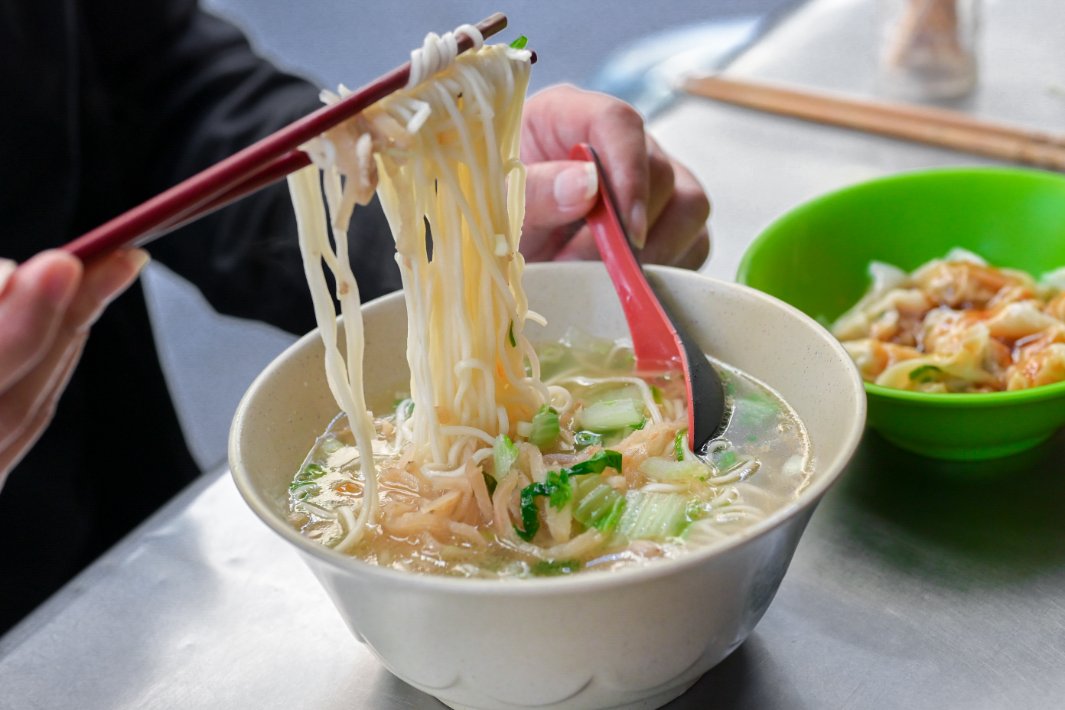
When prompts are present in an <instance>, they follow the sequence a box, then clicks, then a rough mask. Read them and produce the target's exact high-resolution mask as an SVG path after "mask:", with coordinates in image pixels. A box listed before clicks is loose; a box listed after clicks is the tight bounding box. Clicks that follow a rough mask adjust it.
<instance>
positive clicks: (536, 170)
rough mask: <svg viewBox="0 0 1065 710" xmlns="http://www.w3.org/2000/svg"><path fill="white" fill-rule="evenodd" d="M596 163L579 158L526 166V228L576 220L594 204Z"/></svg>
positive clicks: (548, 227)
mask: <svg viewBox="0 0 1065 710" xmlns="http://www.w3.org/2000/svg"><path fill="white" fill-rule="evenodd" d="M598 190H599V180H598V178H597V177H596V174H595V165H593V164H592V163H587V162H584V161H577V160H557V161H549V162H543V163H533V164H532V165H529V166H528V167H527V168H526V178H525V228H526V229H539V230H550V229H555V228H556V227H562V226H564V225H567V224H570V223H572V222H576V221H577V220H579V219H581V218H582V217H584V215H586V214H587V213H588V211H589V210H590V209H591V208H592V206H593V205H594V204H595V196H596V193H597V192H598Z"/></svg>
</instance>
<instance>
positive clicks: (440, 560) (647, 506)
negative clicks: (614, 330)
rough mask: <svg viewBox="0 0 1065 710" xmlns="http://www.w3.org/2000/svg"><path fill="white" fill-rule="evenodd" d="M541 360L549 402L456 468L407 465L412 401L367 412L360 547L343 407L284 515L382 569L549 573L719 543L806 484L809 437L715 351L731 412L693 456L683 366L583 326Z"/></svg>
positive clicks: (358, 487)
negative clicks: (374, 481)
mask: <svg viewBox="0 0 1065 710" xmlns="http://www.w3.org/2000/svg"><path fill="white" fill-rule="evenodd" d="M537 354H538V356H539V362H540V366H541V379H542V381H543V382H544V384H545V385H547V386H548V388H549V392H550V400H549V404H550V406H547V405H545V406H544V407H543V408H541V411H540V412H538V413H537V414H536V416H534V417H532V421H528V422H516V423H514V425H513V426H512V427H510V431H509V433H508V435H503V434H501V435H499V436H497V437H496V438H495V439H494V440H492V441H482V442H480V444H479V446H480V447H479V448H476V449H475V450H472V451H470V452H469V454H468V455H467V456H465V460H464V461H463V463H462V465H460V466H459V467H458V468H455V469H452V470H441V469H440V468H433V467H431V466H430V467H427V466H418V465H416V464H415V463H414V459H413V458H412V456H411V450H412V448H413V444H412V442H411V440H410V433H411V431H412V429H411V424H410V422H411V418H412V414H413V407H414V404H413V402H412V401H411V400H410V399H409V398H407V397H405V396H397V397H396V400H395V402H392V403H378V404H381V405H383V406H382V407H379V408H378V411H385V410H391V413H390V414H388V415H386V416H381V417H377V418H375V420H374V429H375V433H376V436H375V438H374V440H373V451H374V458H375V462H374V463H375V466H376V468H377V471H378V481H379V484H380V487H379V490H378V501H379V511H380V513H379V516H378V518H377V520H376V521H375V522H374V523H373V524H372V525H370V526H368V527H367V529H366V530H365V531H364V534H362V535H361V536H360V537H359V539H357V540H354V541H351V540H349V539H348V532H349V531H350V530H351V529H352V528H353V527H354V521H355V520H356V518H357V517H358V514H359V510H360V507H361V506H362V504H363V498H362V496H363V488H364V483H363V481H362V479H361V474H360V467H359V453H358V449H357V448H356V446H355V441H354V437H353V436H352V434H351V431H350V429H349V428H348V426H347V421H346V418H345V416H344V415H340V416H338V417H337V418H336V419H335V420H334V421H333V422H332V424H331V425H330V427H329V428H328V430H327V431H326V432H325V433H324V434H323V435H322V436H321V437H320V438H319V439H318V440H317V442H315V444H314V446H313V448H312V450H311V451H310V454H309V455H308V457H307V459H306V461H305V462H304V464H303V466H302V467H301V468H300V470H299V471H298V472H297V474H296V476H295V477H294V479H293V481H292V484H291V486H290V519H291V522H292V524H293V525H294V526H295V527H296V528H297V529H299V530H300V531H301V532H302V533H303V534H304V535H306V536H307V537H309V538H311V539H313V540H317V541H319V542H321V543H322V544H324V545H327V546H330V547H334V548H336V549H339V550H341V551H343V552H346V553H348V554H351V555H354V556H356V557H358V558H360V559H363V560H365V561H367V562H370V563H372V564H377V565H380V566H384V567H391V568H395V569H401V570H406V571H412V572H420V573H434V574H443V575H450V576H459V577H487V578H503V577H519V578H521V577H534V576H550V575H561V574H571V573H574V572H577V571H580V570H609V569H616V568H619V567H624V566H630V565H634V564H639V563H642V562H645V561H649V560H654V559H668V558H675V557H677V556H680V555H683V554H684V553H685V551H687V550H690V549H693V548H696V547H699V546H703V545H707V544H713V543H714V542H715V541H716V540H719V539H722V538H724V537H726V536H728V535H730V534H733V533H735V532H737V531H739V530H741V529H743V528H744V527H746V526H749V525H751V524H752V523H754V522H757V521H758V520H761V519H763V518H764V517H765V516H767V515H769V514H770V513H772V512H773V511H774V510H776V509H778V508H779V507H781V506H782V505H784V504H786V503H787V502H789V501H791V500H793V499H794V498H795V496H797V495H798V494H799V493H800V492H801V491H802V490H803V489H804V488H805V487H806V485H807V484H808V482H809V480H810V476H811V472H812V456H811V452H810V444H809V440H808V437H807V434H806V431H805V429H804V427H803V425H802V423H801V422H800V421H799V419H798V417H797V416H796V414H795V412H794V411H793V410H792V409H791V407H789V406H788V405H787V403H785V402H784V400H783V399H782V398H781V397H780V396H779V395H777V394H776V393H775V392H774V391H773V390H772V389H770V388H769V387H767V386H766V385H765V384H763V383H761V382H759V381H757V380H756V379H754V378H752V377H750V376H749V375H746V374H745V373H743V372H741V371H739V370H737V369H735V368H733V367H730V366H728V365H725V364H723V363H720V362H716V361H714V360H711V362H712V364H713V365H714V366H715V367H716V368H717V370H718V372H719V373H720V374H721V377H722V380H723V382H724V383H725V387H726V395H727V402H728V405H729V412H730V413H729V422H728V426H727V428H726V429H725V431H724V433H723V435H722V436H720V437H719V438H717V439H715V440H714V441H712V442H710V444H709V445H708V447H707V450H706V451H705V452H702V453H703V456H702V458H701V459H700V458H699V457H696V456H695V455H694V454H693V453H692V452H691V451H689V450H687V438H686V429H685V426H686V422H687V413H686V402H685V390H684V382H683V378H682V376H681V375H680V374H679V373H637V372H636V371H635V366H634V364H635V361H634V358H633V354H632V350H631V347H630V346H629V345H627V344H625V343H621V342H613V341H609V340H603V339H597V338H592V337H589V336H587V335H584V334H581V333H578V332H576V331H571V332H570V333H568V334H567V336H566V337H565V338H563V339H562V340H561V341H560V342H557V343H548V344H545V345H542V346H540V347H538V348H537ZM512 437H513V438H512Z"/></svg>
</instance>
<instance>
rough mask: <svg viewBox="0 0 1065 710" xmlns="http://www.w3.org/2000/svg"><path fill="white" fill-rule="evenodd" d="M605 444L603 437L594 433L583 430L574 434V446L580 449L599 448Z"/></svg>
mask: <svg viewBox="0 0 1065 710" xmlns="http://www.w3.org/2000/svg"><path fill="white" fill-rule="evenodd" d="M602 443H603V435H602V434H596V433H595V432H594V431H586V430H583V429H582V430H581V431H578V432H576V433H574V434H573V444H574V446H576V447H577V448H578V449H585V448H587V447H589V446H597V445H599V444H602Z"/></svg>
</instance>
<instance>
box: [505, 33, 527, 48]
mask: <svg viewBox="0 0 1065 710" xmlns="http://www.w3.org/2000/svg"><path fill="white" fill-rule="evenodd" d="M528 43H529V38H528V37H526V36H525V35H519V36H518V38H517V39H516V40H514V41H513V42H511V43H510V48H511V49H525V45H527V44H528Z"/></svg>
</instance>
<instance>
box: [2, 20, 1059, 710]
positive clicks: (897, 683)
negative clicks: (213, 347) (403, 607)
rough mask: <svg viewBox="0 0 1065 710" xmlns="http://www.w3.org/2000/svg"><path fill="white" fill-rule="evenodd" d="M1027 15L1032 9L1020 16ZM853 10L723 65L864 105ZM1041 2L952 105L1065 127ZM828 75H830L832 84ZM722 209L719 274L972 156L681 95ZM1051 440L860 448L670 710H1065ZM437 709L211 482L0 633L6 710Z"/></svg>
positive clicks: (685, 132)
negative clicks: (779, 222)
mask: <svg viewBox="0 0 1065 710" xmlns="http://www.w3.org/2000/svg"><path fill="white" fill-rule="evenodd" d="M1022 6H1023V7H1022ZM871 13H872V8H871V3H870V2H869V1H868V0H814V1H813V2H811V3H809V4H808V5H806V6H804V7H802V8H801V9H799V10H797V11H796V12H795V13H793V14H792V15H791V16H790V17H789V18H787V19H786V20H785V21H783V22H782V23H781V24H780V25H779V26H777V27H776V28H775V29H774V30H773V31H772V32H771V33H770V34H769V35H768V36H767V37H766V38H764V39H763V40H761V41H760V42H759V43H758V44H757V45H755V46H754V47H753V48H752V49H751V50H749V51H748V52H746V53H745V54H744V55H743V56H741V57H740V58H738V59H737V60H736V61H735V62H734V64H733V65H732V66H731V67H730V71H731V72H734V73H736V74H743V75H751V76H758V77H765V78H776V79H786V80H789V81H796V82H803V83H807V84H814V85H820V86H827V87H831V88H839V89H846V90H849V91H852V92H855V93H872V92H873V90H874V84H873V79H872V77H873V71H872V69H873V66H872V57H871V54H870V51H871V50H870V48H871V45H872V42H873V36H874V35H873V33H874V22H873V17H872V14H871ZM1063 26H1065V4H1063V3H1060V2H1057V1H1056V0H1027V1H1026V2H1024V3H1013V2H1010V3H1007V2H1004V1H1003V2H998V3H989V6H988V17H987V22H986V30H987V32H986V34H985V39H986V42H985V49H986V52H985V63H984V67H983V79H984V82H983V85H982V88H981V89H980V91H979V92H978V93H977V95H976V96H974V97H972V98H971V99H970V100H969V101H967V102H966V104H965V105H964V106H963V108H965V109H966V110H970V111H972V112H974V113H977V114H981V115H988V116H994V117H996V118H1002V119H1010V120H1017V121H1024V122H1029V123H1032V124H1035V125H1040V126H1043V127H1047V128H1053V127H1055V126H1062V125H1065V121H1063V120H1062V119H1063V118H1065V98H1062V95H1061V94H1060V89H1059V88H1055V87H1053V81H1054V75H1053V74H1052V72H1053V71H1058V72H1059V74H1058V75H1057V76H1061V68H1062V67H1065V44H1063V43H1061V42H1060V41H1058V38H1056V37H1055V36H1054V35H1055V32H1054V29H1053V28H1060V27H1063ZM829 82H831V83H829ZM654 130H655V133H656V135H657V136H658V137H659V138H660V140H661V142H662V143H663V145H664V146H665V147H666V148H667V149H668V150H671V151H674V152H675V153H677V154H679V155H682V156H684V158H685V160H686V161H687V162H688V164H690V165H692V166H693V167H694V169H695V171H696V173H697V174H698V175H699V177H700V178H701V179H702V180H703V181H704V183H705V184H706V185H707V187H708V188H709V190H710V192H711V193H712V195H713V196H714V200H715V204H716V213H715V217H714V221H713V224H714V229H715V235H716V246H715V254H714V258H713V261H712V262H711V265H710V266H709V267H708V269H707V270H708V272H709V273H711V274H714V275H717V276H722V277H725V278H731V277H732V276H733V274H734V273H735V268H736V265H737V263H738V261H739V256H740V254H741V253H742V252H743V250H744V248H745V247H746V245H747V244H748V243H749V242H750V240H751V239H752V238H753V236H754V235H755V234H756V233H757V231H758V229H760V228H761V227H763V226H765V224H767V223H768V222H769V221H770V220H771V219H772V218H773V217H774V216H775V215H778V214H780V213H781V212H783V211H784V210H786V209H787V208H789V207H791V206H792V205H794V204H795V203H797V202H799V201H801V200H804V199H806V198H808V197H811V196H813V195H815V194H818V193H821V192H824V191H826V190H829V189H833V188H835V187H839V186H842V185H844V184H847V183H850V182H854V181H857V180H861V179H866V178H869V177H874V176H877V175H881V174H885V173H889V172H895V171H899V170H904V169H912V168H921V167H929V166H935V165H949V164H962V163H969V164H971V163H980V162H984V161H980V160H976V159H973V158H971V157H968V156H963V155H959V154H955V153H950V152H947V151H940V150H936V149H931V148H926V147H920V146H914V145H908V144H904V143H898V142H894V141H890V140H887V139H878V138H872V137H869V136H864V135H859V134H853V133H848V132H845V131H841V130H838V129H831V128H824V127H819V126H812V125H807V124H803V123H800V122H797V121H791V120H788V119H783V118H777V117H771V116H764V115H759V114H755V113H751V112H748V111H744V110H742V109H736V108H729V107H724V106H719V105H716V104H712V103H709V102H704V101H701V100H693V99H686V100H683V101H681V102H680V103H679V104H678V105H677V106H675V107H674V108H673V109H672V110H671V111H670V112H669V113H668V114H666V115H664V116H663V117H662V118H660V119H659V120H657V121H656V122H655V124H654ZM1063 474H1065V432H1059V434H1058V435H1057V436H1055V437H1054V438H1053V439H1052V440H1051V441H1049V442H1047V443H1046V444H1044V445H1043V446H1041V447H1039V448H1037V449H1035V450H1033V451H1030V452H1027V453H1025V454H1022V455H1020V456H1016V457H1012V458H1009V459H1005V460H999V461H994V462H989V463H985V464H949V463H944V462H936V461H932V460H929V459H924V458H921V457H918V456H914V455H909V454H906V453H905V452H902V451H900V450H898V449H895V448H893V447H892V446H891V445H889V444H887V443H885V442H883V441H882V440H881V439H879V438H878V437H877V436H876V435H875V434H867V435H866V437H865V440H864V441H863V443H862V445H861V447H860V449H859V451H858V453H857V455H856V457H855V459H854V461H853V462H852V463H851V464H850V466H849V468H848V471H847V472H846V473H845V475H844V476H843V478H842V480H841V481H840V483H839V484H838V485H837V486H836V487H835V488H834V489H833V490H832V491H831V492H830V493H829V494H828V496H827V497H826V498H825V500H824V501H823V502H822V504H821V507H820V508H819V510H818V512H817V513H816V514H815V515H814V517H813V520H812V522H811V524H810V527H809V529H808V531H807V533H806V535H805V537H804V538H803V541H802V542H801V543H800V545H799V549H798V551H797V553H796V555H795V558H794V560H793V562H792V565H791V569H790V570H789V572H788V574H787V576H786V577H785V579H784V582H783V584H782V585H781V588H780V591H779V593H778V595H777V598H776V600H775V601H774V602H773V604H772V606H771V607H770V609H769V611H768V612H767V613H766V615H765V617H764V619H763V620H762V622H761V623H760V624H759V626H758V627H757V629H756V630H755V631H754V633H753V634H752V635H751V637H750V638H749V639H748V641H747V642H746V643H745V644H744V645H743V646H741V647H740V648H739V649H738V650H737V651H736V652H735V653H733V654H732V656H730V657H729V658H728V659H727V660H725V661H724V662H723V663H722V664H720V665H719V666H717V667H716V668H714V669H713V670H712V671H710V672H709V673H708V674H707V675H706V676H704V677H703V678H702V679H701V680H700V681H699V682H698V683H697V684H696V685H695V686H694V687H693V688H692V690H690V691H689V692H688V693H687V694H685V695H684V696H682V697H681V698H679V699H678V700H676V701H674V703H672V704H671V705H670V706H669V707H670V708H705V707H716V708H896V707H909V708H1008V707H1018V708H1020V707H1023V708H1054V707H1063V706H1065V475H1063ZM74 707H77V708H86V709H89V708H107V709H117V708H143V709H149V708H174V707H183V708H186V707H188V708H199V707H227V708H305V707H315V708H374V709H376V708H384V709H398V708H405V709H411V708H414V709H417V708H439V707H442V706H441V705H439V703H437V702H436V701H435V700H433V699H432V698H430V697H428V696H426V695H423V694H421V693H419V692H417V691H415V690H413V689H412V688H410V687H408V686H406V685H405V684H403V683H402V682H400V681H398V680H396V679H394V678H393V677H392V676H390V675H389V674H388V673H387V672H386V671H384V670H383V669H382V668H381V666H380V665H379V664H378V663H377V661H376V660H375V659H374V657H373V656H372V654H371V653H370V651H369V650H368V649H366V648H365V647H364V646H361V645H359V644H358V643H356V642H355V641H353V640H352V638H351V637H350V635H349V633H348V631H347V629H346V628H345V627H344V626H343V624H342V622H341V621H340V618H339V616H338V615H337V614H336V613H335V612H334V611H333V609H332V607H331V605H330V603H329V601H328V599H327V598H326V596H325V593H324V592H323V591H321V589H320V588H319V587H318V584H317V582H316V581H315V580H314V579H313V577H312V576H311V574H310V573H309V572H308V571H307V570H306V569H305V568H304V566H303V564H302V563H301V562H300V561H299V560H298V558H297V556H296V554H295V552H294V551H292V550H290V549H289V548H288V547H287V545H286V544H285V543H283V542H282V541H281V540H279V539H277V538H276V536H275V535H274V534H273V533H272V532H270V531H269V530H268V529H267V528H266V527H265V526H264V525H262V524H261V523H260V522H259V521H258V520H257V519H255V517H254V516H253V514H252V513H251V512H250V511H249V510H248V509H247V508H246V506H245V505H244V503H243V501H241V500H240V497H239V495H238V494H237V492H236V490H235V488H234V487H233V484H232V482H231V481H230V479H229V477H228V476H227V475H225V474H224V472H215V473H214V474H212V475H209V476H205V477H204V478H203V479H202V480H201V481H200V482H199V483H197V484H195V485H194V486H193V487H192V488H190V489H189V490H188V491H186V492H185V493H184V494H182V495H181V496H180V497H179V498H177V499H175V500H174V501H173V502H172V503H171V504H170V505H168V506H167V507H166V508H165V509H163V510H162V511H160V513H159V514H157V515H156V516H155V517H153V518H152V519H150V520H149V521H148V522H147V523H145V524H144V525H143V526H142V527H141V528H139V529H138V530H136V531H134V533H132V534H131V535H130V536H129V537H128V538H127V539H126V540H124V541H123V542H122V543H121V544H120V545H118V546H117V547H116V548H114V549H113V550H111V551H110V552H109V553H108V554H107V555H106V556H105V557H103V558H102V559H101V560H99V561H98V562H97V563H96V564H94V565H93V566H92V567H90V568H89V569H88V570H87V571H86V572H85V573H83V574H82V575H81V576H79V577H78V578H77V579H75V580H74V581H73V582H72V583H71V584H70V585H68V586H67V587H66V588H65V589H64V590H63V591H61V592H60V593H59V594H58V595H57V596H56V597H54V598H53V599H52V600H50V601H49V602H48V603H47V604H46V605H45V606H43V607H42V608H41V609H39V610H38V611H37V612H35V613H34V614H33V615H32V616H31V617H30V618H29V619H27V620H26V621H25V622H24V623H23V624H21V625H20V626H18V627H16V628H15V629H14V630H12V631H11V632H10V633H9V634H8V635H7V636H5V637H4V638H3V639H0V708H74Z"/></svg>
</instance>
